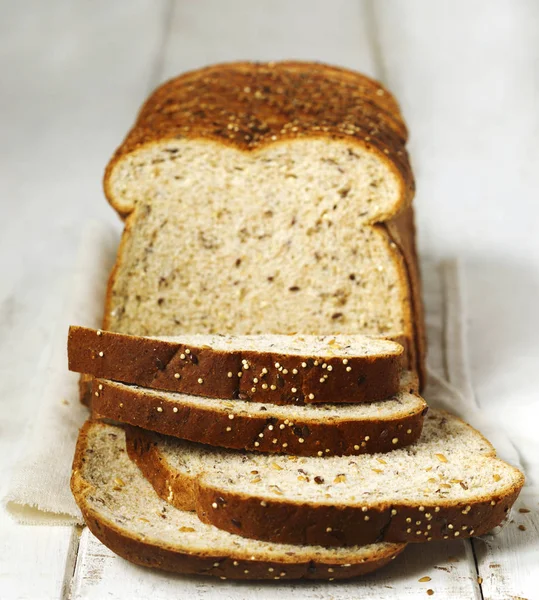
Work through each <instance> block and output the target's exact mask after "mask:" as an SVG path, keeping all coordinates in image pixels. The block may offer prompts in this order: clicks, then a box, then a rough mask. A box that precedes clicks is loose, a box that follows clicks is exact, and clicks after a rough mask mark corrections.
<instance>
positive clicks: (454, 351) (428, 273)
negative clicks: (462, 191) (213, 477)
mask: <svg viewBox="0 0 539 600" xmlns="http://www.w3.org/2000/svg"><path fill="white" fill-rule="evenodd" d="M117 243H118V234H117V232H116V231H115V230H113V229H112V228H111V227H110V226H105V225H103V224H101V223H90V224H89V225H88V226H87V228H86V229H85V231H84V234H83V238H82V242H81V246H80V249H79V257H78V261H77V265H76V268H75V272H74V274H73V280H72V284H71V286H70V289H71V291H72V295H71V297H70V298H69V299H68V301H67V303H66V306H65V310H64V311H63V313H62V317H61V322H60V323H59V324H58V327H57V330H56V335H55V336H54V342H53V343H52V345H51V349H50V360H49V363H48V366H47V368H45V369H44V371H43V373H37V377H36V380H37V381H39V382H40V388H41V389H44V392H43V394H42V397H41V398H40V399H39V400H40V406H41V409H40V413H39V416H38V418H36V419H35V421H34V422H33V423H32V425H31V426H30V427H29V429H28V431H27V432H26V435H25V439H24V442H23V448H24V452H23V454H22V456H21V457H20V459H19V462H18V464H17V465H16V467H15V469H14V472H13V478H12V481H11V484H10V486H9V488H8V492H7V494H6V496H5V498H4V500H3V501H4V504H5V506H6V509H7V511H8V513H9V514H10V515H11V516H13V517H14V518H15V519H16V520H18V521H19V522H20V523H24V524H34V525H38V524H47V525H51V524H61V525H67V524H72V523H80V522H82V519H81V514H80V511H79V509H78V507H77V505H76V504H75V502H74V500H73V497H72V495H71V492H70V489H69V478H70V475H71V463H72V460H73V453H74V448H75V442H76V439H77V433H78V429H79V427H80V426H81V425H82V423H83V422H84V420H85V419H86V418H87V416H88V411H87V409H86V408H85V407H83V406H82V405H81V404H80V403H79V401H78V386H77V383H78V375H77V374H75V373H70V372H69V371H68V370H67V356H66V339H67V330H68V327H69V325H71V324H75V325H85V326H89V327H99V325H100V321H101V318H102V311H103V302H104V295H105V290H106V282H107V277H108V273H109V271H110V269H111V267H112V264H113V262H114V259H115V255H116V247H117ZM422 275H423V295H424V298H425V305H426V322H427V334H428V338H429V384H428V386H427V389H426V390H425V398H426V400H427V402H428V403H429V404H430V405H431V406H433V407H439V408H444V409H446V410H449V411H451V412H453V413H455V414H457V415H459V416H461V417H462V418H464V419H465V420H467V421H468V422H470V423H471V424H472V425H474V426H475V427H477V428H478V429H480V430H481V432H482V433H484V434H485V435H486V437H488V438H489V439H490V440H491V442H492V443H493V444H494V445H495V446H496V449H497V450H498V452H499V454H500V456H501V457H502V458H504V459H505V460H507V461H509V462H510V463H512V464H515V465H517V466H518V465H519V458H518V454H517V453H516V451H515V449H514V447H513V445H512V444H511V442H510V441H509V439H508V438H507V436H506V435H505V434H504V432H503V430H502V429H501V427H500V426H499V425H498V424H496V423H494V422H492V420H490V419H489V416H488V413H487V412H486V411H481V410H479V408H478V406H477V404H476V403H475V399H474V394H473V389H472V386H471V384H470V379H469V375H468V368H467V364H468V363H467V349H466V343H465V339H466V332H465V322H466V318H465V311H464V306H463V302H462V294H461V285H460V277H459V266H458V264H457V263H455V262H446V263H441V264H440V263H426V264H424V265H423V272H422ZM43 384H44V387H43Z"/></svg>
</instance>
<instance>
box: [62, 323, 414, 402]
mask: <svg viewBox="0 0 539 600" xmlns="http://www.w3.org/2000/svg"><path fill="white" fill-rule="evenodd" d="M67 348H68V360H69V368H70V369H71V370H73V371H78V372H79V373H87V374H90V375H93V376H96V377H103V378H106V379H113V380H115V381H122V382H124V383H132V384H136V385H140V386H144V387H150V388H155V389H162V390H168V391H174V392H183V393H186V394H194V395H199V396H205V397H208V398H223V399H225V398H237V399H242V400H250V401H254V402H270V403H272V404H295V405H297V404H311V403H322V402H333V403H344V402H354V403H357V402H371V401H376V400H382V399H384V398H388V397H390V396H392V395H393V394H395V393H397V392H398V390H399V387H400V375H401V372H402V367H401V365H402V353H403V348H402V346H400V345H399V344H396V343H395V342H391V341H388V340H382V339H376V338H371V337H366V336H361V335H359V336H325V337H324V336H312V335H306V336H298V335H296V336H287V335H257V336H224V335H184V336H178V337H175V338H154V337H141V336H130V335H126V334H119V333H113V332H108V331H101V330H96V329H88V328H84V327H70V329H69V335H68V345H67Z"/></svg>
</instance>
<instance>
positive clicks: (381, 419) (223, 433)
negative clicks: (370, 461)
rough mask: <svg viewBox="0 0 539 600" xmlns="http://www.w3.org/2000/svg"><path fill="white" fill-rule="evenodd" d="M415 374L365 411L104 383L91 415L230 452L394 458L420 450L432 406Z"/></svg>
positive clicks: (97, 384)
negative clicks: (398, 451)
mask: <svg viewBox="0 0 539 600" xmlns="http://www.w3.org/2000/svg"><path fill="white" fill-rule="evenodd" d="M416 390H417V381H416V378H415V377H414V376H413V374H412V373H411V372H410V371H407V372H406V373H405V375H403V377H402V380H401V390H400V391H399V393H398V394H396V395H395V396H393V397H391V398H389V399H387V400H380V401H379V402H370V403H364V404H354V405H351V404H347V405H342V404H317V405H308V406H276V405H274V404H258V403H256V404H253V403H252V402H246V401H244V400H218V399H215V398H211V399H208V398H202V397H199V396H193V395H187V394H178V393H174V392H160V391H157V390H152V389H148V388H141V387H137V386H129V385H125V384H123V383H117V382H114V381H107V380H104V379H98V380H95V381H94V386H93V395H92V412H93V414H94V415H95V416H96V417H103V418H107V419H113V420H115V421H120V422H122V423H129V424H130V425H136V426H138V427H142V428H143V429H149V430H151V431H156V432H158V433H164V434H166V435H172V436H175V437H179V438H182V439H185V440H191V441H193V442H200V443H203V444H210V445H213V446H222V447H225V448H235V449H240V450H243V449H246V450H255V451H258V452H272V453H275V452H281V453H285V454H294V455H297V456H332V455H349V454H352V455H353V454H364V453H366V452H368V453H373V452H389V451H390V450H394V449H395V448H400V447H402V446H406V445H409V444H412V443H414V442H415V441H416V440H417V439H418V437H419V436H420V434H421V428H422V425H423V418H424V416H425V414H426V412H427V404H426V402H425V401H424V400H423V398H421V397H420V396H419V395H417V392H416Z"/></svg>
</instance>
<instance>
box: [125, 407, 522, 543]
mask: <svg viewBox="0 0 539 600" xmlns="http://www.w3.org/2000/svg"><path fill="white" fill-rule="evenodd" d="M127 447H128V452H129V454H130V456H131V457H132V459H133V460H134V461H136V463H137V464H138V465H139V467H140V468H141V470H142V472H143V473H144V474H145V476H146V477H147V478H148V480H149V481H150V482H151V483H152V484H153V485H154V487H155V489H156V491H157V493H158V494H160V495H161V496H162V497H164V498H166V499H167V500H168V502H170V503H172V504H174V505H175V506H179V507H180V508H183V509H185V510H193V509H194V510H196V511H197V514H198V516H199V518H200V519H201V520H203V521H205V522H207V523H211V524H212V525H215V526H216V527H219V528H220V529H224V530H225V531H229V532H232V533H238V534H240V535H242V536H245V537H249V538H254V539H262V540H266V541H272V542H279V543H290V544H315V545H321V546H326V547H330V546H348V545H356V544H368V543H371V542H375V541H390V542H424V541H430V540H441V539H455V538H466V537H470V536H474V535H482V534H484V533H486V532H488V531H490V530H491V529H492V528H493V527H495V526H496V525H498V524H499V523H500V522H501V521H502V520H503V519H504V517H505V516H506V515H507V513H508V511H509V509H510V508H511V506H512V505H513V503H514V501H515V499H516V498H517V496H518V493H519V492H520V489H521V488H522V485H523V484H524V476H523V475H522V473H521V472H520V471H519V470H518V469H516V468H514V467H512V466H510V465H508V464H507V463H505V462H503V461H501V460H499V459H498V458H496V453H495V451H494V449H493V447H492V446H491V445H490V444H489V442H488V441H487V440H486V439H485V438H484V437H483V436H482V435H481V434H480V433H478V432H477V431H476V430H474V429H473V428H472V427H470V426H469V425H467V424H466V423H464V422H463V421H461V420H460V419H457V418H456V417H454V416H452V415H449V414H448V413H445V412H444V411H439V410H431V411H430V413H429V415H428V416H427V419H426V421H425V425H424V427H423V433H422V435H421V438H420V440H419V441H418V442H417V443H416V444H414V445H412V446H409V447H406V448H401V449H399V450H395V451H393V452H390V453H388V454H363V455H361V456H354V457H328V458H326V457H323V458H318V457H317V458H305V457H303V458H298V457H292V456H282V455H280V456H278V455H273V456H271V455H264V454H259V453H245V452H237V451H232V450H228V451H227V450H222V449H219V450H217V449H215V448H211V447H210V446H202V445H199V444H192V443H190V442H184V441H181V440H178V439H175V438H170V437H165V436H159V435H158V434H152V433H148V432H146V431H144V430H142V429H131V430H128V434H127Z"/></svg>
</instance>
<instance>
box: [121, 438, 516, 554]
mask: <svg viewBox="0 0 539 600" xmlns="http://www.w3.org/2000/svg"><path fill="white" fill-rule="evenodd" d="M156 440H157V438H156V437H154V434H151V433H148V432H145V431H143V430H141V429H134V428H129V429H128V430H127V449H128V453H129V456H130V457H131V459H132V460H134V461H135V462H136V463H137V465H138V466H139V468H140V469H141V470H142V472H143V473H144V475H145V477H146V478H147V479H148V481H149V482H150V483H151V484H152V486H154V488H155V489H156V490H157V493H158V494H162V493H163V490H166V491H167V492H168V494H169V496H168V501H169V502H171V503H172V504H175V495H176V493H178V494H181V493H182V489H184V488H185V485H186V482H188V486H189V489H190V490H194V492H195V495H194V497H193V498H192V499H191V501H190V502H189V499H188V498H187V499H186V498H185V496H184V497H183V500H182V502H183V504H182V505H183V506H187V507H189V508H190V509H191V510H196V512H197V515H198V517H199V518H200V520H201V521H203V522H205V523H210V524H212V525H215V526H216V527H218V528H220V529H223V530H225V531H229V532H230V533H236V534H239V535H242V536H243V537H248V538H253V539H258V540H265V541H271V542H275V543H277V542H278V543H287V544H308V545H311V544H312V545H321V546H325V547H335V546H351V545H362V544H370V543H373V542H380V541H387V542H399V543H400V542H403V543H404V542H424V541H430V540H441V539H455V537H459V538H467V537H471V536H478V535H482V534H484V533H487V532H488V531H490V530H491V529H493V528H494V527H496V526H497V525H499V524H500V523H501V522H502V521H503V519H504V518H505V516H506V515H507V513H508V511H509V509H510V508H511V506H512V505H513V504H514V502H515V500H516V498H517V497H518V494H519V492H520V489H521V488H522V485H523V484H524V476H523V475H522V474H521V473H520V472H519V471H518V470H517V469H515V474H516V475H517V477H516V479H517V480H518V481H516V483H515V484H514V485H511V486H509V487H507V488H506V489H505V490H501V491H500V493H499V494H496V495H488V494H486V495H483V496H481V494H480V493H478V494H477V497H476V498H475V499H474V500H473V501H466V502H462V501H449V500H446V501H445V502H439V503H437V504H436V505H434V506H430V505H428V504H427V503H426V504H425V505H423V506H418V505H417V504H416V503H414V502H395V503H393V504H387V503H383V504H379V505H369V506H365V505H354V506H333V505H329V504H328V505H320V504H308V503H302V504H300V503H295V502H290V501H286V500H285V501H279V500H270V499H267V498H264V499H263V501H262V499H261V498H260V497H257V496H256V495H253V494H252V493H251V492H250V491H249V492H248V493H236V492H230V491H227V490H223V489H220V488H215V487H212V485H211V483H208V481H207V479H206V478H205V477H204V474H203V473H202V474H197V475H196V476H192V477H187V479H186V475H185V474H184V473H183V472H179V471H175V470H173V469H171V467H170V465H169V464H168V463H167V461H166V458H165V457H164V456H162V455H161V453H160V452H159V450H158V448H157V447H156ZM486 445H487V447H490V444H489V443H488V442H487V444H486ZM485 459H490V460H493V461H496V460H497V459H496V455H495V452H494V450H492V452H491V453H489V454H487V455H485ZM500 462H501V461H500ZM162 497H164V496H162Z"/></svg>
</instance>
